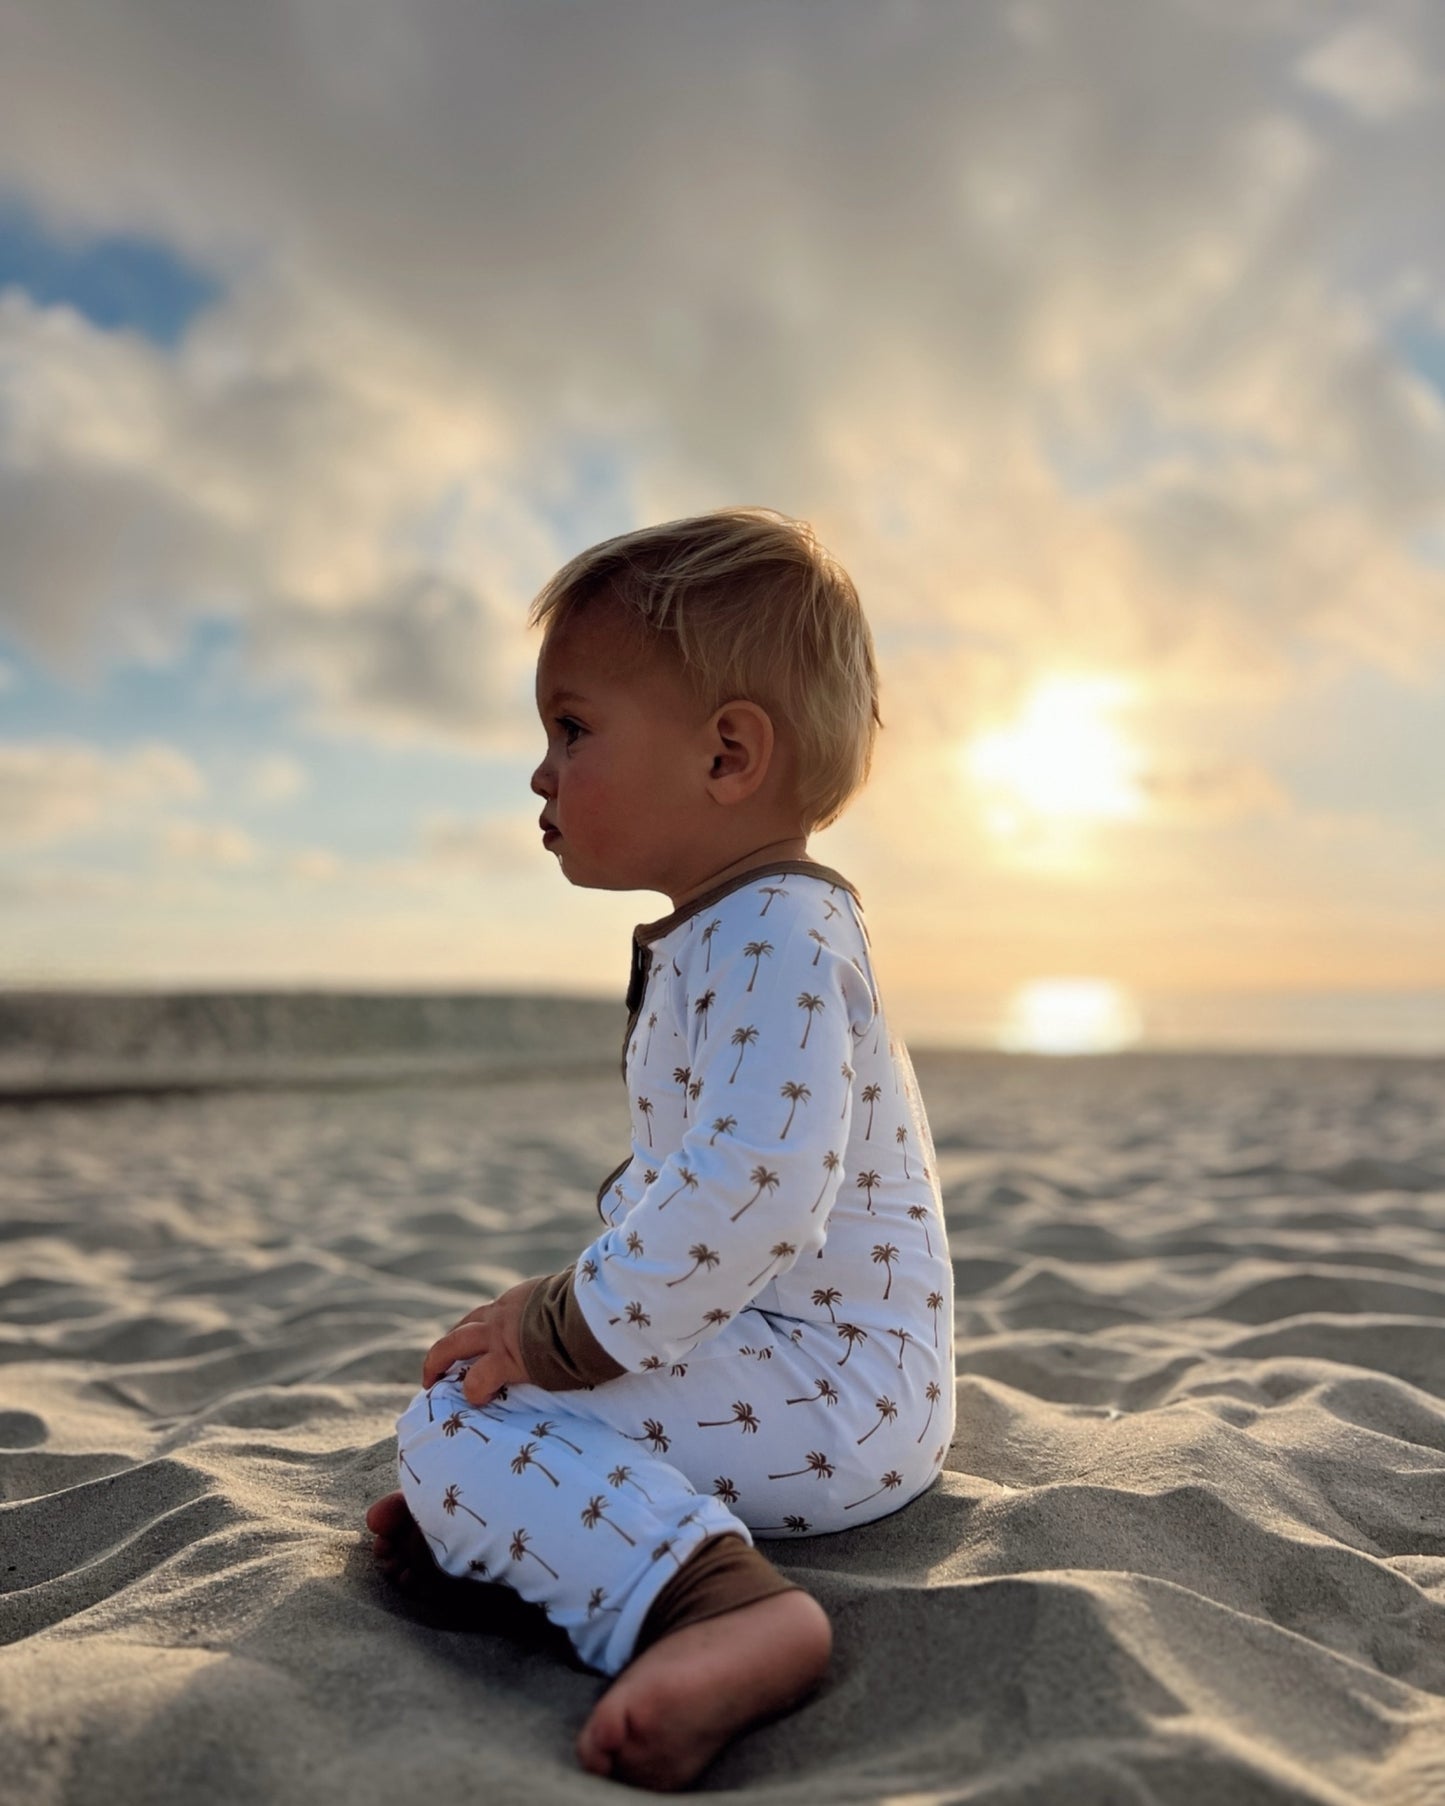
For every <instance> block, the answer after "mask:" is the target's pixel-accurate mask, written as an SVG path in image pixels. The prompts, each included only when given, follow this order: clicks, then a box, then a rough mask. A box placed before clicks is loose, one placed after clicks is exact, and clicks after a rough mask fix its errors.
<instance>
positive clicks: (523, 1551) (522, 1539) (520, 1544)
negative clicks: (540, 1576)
mask: <svg viewBox="0 0 1445 1806" xmlns="http://www.w3.org/2000/svg"><path fill="white" fill-rule="evenodd" d="M527 1536H528V1532H527V1531H526V1530H525V1529H523V1530H518V1531H516V1532H514V1534H513V1536H512V1543H511V1547H510V1548H509V1549H508V1551H507V1553H508V1554H509V1555H510V1556H511V1558H512V1560H513V1561H521V1559H522V1557H523V1556H524V1555H530V1556H531V1558H532V1560H533V1561H536V1562H542V1566H543V1567H544V1568H546V1569H547V1572H548V1573H549V1574H550V1575H551V1576H552V1578H553V1580H556V1579H557V1578H558V1575H557V1570H556V1569H555V1568H554V1567H551V1566H549V1564H548V1563H547V1562H545V1561H542V1557H541V1556H540V1555H538V1553H537V1551H536V1550H535V1549H529V1548H528V1547H527Z"/></svg>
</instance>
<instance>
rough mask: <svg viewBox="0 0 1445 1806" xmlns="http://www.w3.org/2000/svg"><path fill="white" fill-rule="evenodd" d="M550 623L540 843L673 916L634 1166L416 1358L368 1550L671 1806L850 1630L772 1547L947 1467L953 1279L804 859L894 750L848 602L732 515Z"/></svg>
mask: <svg viewBox="0 0 1445 1806" xmlns="http://www.w3.org/2000/svg"><path fill="white" fill-rule="evenodd" d="M530 620H531V624H532V625H534V626H535V625H539V624H540V625H541V626H542V628H543V642H542V647H541V655H540V658H539V661H538V670H537V704H538V708H539V711H540V713H541V716H542V720H543V722H544V724H545V727H546V732H547V752H546V756H545V757H544V759H543V760H542V763H541V764H540V765H539V766H538V767H537V770H536V772H535V773H534V774H533V777H532V788H533V790H534V791H535V792H536V793H537V794H538V795H539V796H540V797H542V799H543V803H544V807H543V810H542V817H541V826H542V829H543V832H544V836H545V839H544V844H545V845H546V846H547V847H548V848H550V849H551V850H552V851H553V852H554V853H555V855H556V857H557V861H558V863H559V865H560V866H561V868H562V872H563V874H564V876H565V877H566V878H567V880H568V881H569V882H570V883H572V884H577V885H582V886H585V887H588V888H592V889H601V890H652V891H658V892H661V893H663V894H664V895H666V896H669V897H670V898H671V899H672V902H673V905H674V908H673V910H672V913H671V914H669V915H666V916H664V917H663V918H662V919H661V920H659V921H655V922H649V923H645V924H643V925H642V926H640V927H638V928H637V930H636V931H635V934H634V939H633V949H632V974H631V983H630V985H629V988H628V995H627V1005H628V1009H629V1012H630V1015H629V1020H628V1024H627V1030H626V1034H625V1036H624V1041H623V1046H624V1054H623V1073H624V1076H625V1078H626V1081H627V1089H628V1100H629V1106H630V1110H631V1118H632V1137H631V1151H630V1153H629V1155H628V1157H627V1159H625V1160H624V1161H623V1162H622V1164H621V1165H620V1166H619V1167H618V1168H617V1169H616V1170H615V1171H614V1172H612V1173H610V1174H609V1175H608V1177H607V1178H606V1179H605V1180H604V1181H603V1182H602V1186H601V1188H600V1190H599V1192H598V1209H599V1214H600V1216H601V1218H602V1222H603V1228H602V1229H601V1232H600V1233H599V1234H598V1235H597V1237H596V1238H595V1240H594V1241H593V1242H592V1243H591V1244H590V1245H589V1246H588V1247H587V1248H585V1249H584V1250H583V1251H582V1252H581V1254H579V1256H578V1258H577V1260H576V1261H575V1262H574V1263H573V1265H572V1266H570V1267H568V1268H566V1269H565V1270H564V1271H562V1272H560V1273H556V1274H552V1275H550V1276H547V1277H542V1278H533V1279H528V1280H525V1281H523V1282H522V1283H521V1284H520V1285H517V1286H514V1287H512V1289H511V1290H510V1291H508V1292H505V1293H504V1294H503V1295H502V1296H501V1297H500V1298H498V1299H497V1300H496V1301H495V1302H494V1303H491V1304H484V1305H482V1306H480V1307H479V1308H478V1309H476V1310H474V1311H471V1312H469V1313H468V1314H467V1316H465V1317H464V1318H463V1319H462V1320H461V1322H460V1323H458V1324H457V1326H456V1327H455V1328H454V1329H453V1330H452V1331H451V1332H450V1333H449V1334H447V1335H444V1336H443V1337H442V1338H441V1340H440V1341H438V1342H437V1343H436V1344H435V1345H434V1346H433V1347H432V1349H431V1350H430V1351H429V1353H428V1354H427V1356H426V1361H425V1364H424V1367H423V1373H422V1379H423V1383H424V1389H423V1390H422V1391H420V1392H418V1393H417V1395H416V1397H415V1398H414V1399H413V1401H412V1403H411V1404H410V1405H409V1406H408V1407H407V1409H406V1410H405V1411H404V1412H403V1413H402V1415H401V1417H400V1418H399V1419H398V1422H397V1430H398V1434H399V1462H400V1474H401V1486H402V1490H401V1492H400V1493H392V1494H390V1495H388V1497H387V1498H385V1499H382V1500H378V1502H377V1503H376V1504H375V1505H373V1506H372V1507H371V1510H370V1511H369V1512H368V1514H367V1522H368V1524H369V1525H370V1526H371V1528H372V1530H373V1531H374V1532H375V1533H376V1543H375V1547H376V1551H377V1554H378V1555H379V1556H380V1557H381V1558H382V1559H383V1560H384V1561H385V1562H386V1563H387V1564H388V1566H389V1567H390V1569H391V1570H392V1571H393V1572H394V1573H398V1574H402V1573H404V1572H406V1571H407V1570H408V1569H409V1568H410V1567H411V1566H414V1565H416V1564H418V1563H419V1562H420V1561H421V1560H422V1559H423V1558H422V1556H421V1550H422V1548H423V1547H425V1548H426V1549H428V1550H429V1551H430V1553H431V1555H432V1556H433V1557H434V1559H435V1562H436V1564H437V1566H438V1567H440V1568H441V1569H442V1571H443V1572H445V1573H447V1574H450V1575H455V1576H458V1577H467V1576H471V1577H475V1578H478V1579H482V1580H486V1581H501V1582H504V1583H505V1584H506V1585H508V1586H510V1587H513V1588H515V1590H516V1591H517V1592H518V1593H520V1594H521V1595H522V1596H523V1597H524V1598H526V1599H529V1600H534V1601H536V1602H537V1603H538V1604H539V1605H541V1607H542V1608H543V1610H544V1611H545V1613H546V1615H547V1617H548V1618H549V1619H550V1620H551V1621H552V1622H553V1623H554V1624H557V1625H559V1626H561V1627H562V1628H563V1629H564V1630H565V1631H566V1634H567V1635H568V1637H569V1638H570V1640H571V1642H572V1644H573V1646H574V1648H575V1649H576V1651H577V1653H578V1655H579V1657H580V1658H581V1660H582V1661H583V1662H584V1663H586V1664H587V1665H588V1666H589V1667H592V1668H595V1669H596V1670H598V1671H599V1672H600V1673H602V1674H604V1675H606V1676H609V1677H615V1678H614V1679H613V1681H612V1685H611V1686H610V1687H609V1688H608V1689H607V1690H606V1692H605V1693H604V1694H603V1695H602V1697H601V1698H600V1699H599V1700H598V1702H597V1704H596V1706H595V1707H594V1708H593V1711H592V1713H591V1716H590V1717H589V1718H588V1720H587V1723H586V1724H585V1725H584V1726H583V1727H582V1730H581V1731H580V1733H579V1735H578V1738H577V1746H576V1747H577V1754H578V1757H579V1760H580V1762H581V1764H582V1766H583V1767H584V1768H585V1769H587V1770H589V1771H590V1772H591V1773H593V1774H597V1775H607V1776H613V1777H615V1778H616V1779H619V1780H624V1781H628V1782H631V1783H633V1784H634V1785H639V1786H644V1787H651V1788H666V1789H676V1788H681V1787H685V1786H687V1785H688V1784H689V1783H690V1782H691V1781H693V1780H694V1779H695V1778H696V1776H697V1775H698V1774H700V1773H701V1771H702V1769H703V1768H704V1767H706V1765H707V1764H708V1763H709V1762H710V1761H711V1760H712V1758H713V1757H714V1756H715V1755H716V1754H717V1752H718V1751H719V1750H720V1749H721V1748H722V1747H723V1745H724V1744H725V1743H726V1742H727V1741H728V1740H729V1739H730V1738H732V1737H733V1736H735V1735H737V1734H738V1732H740V1731H741V1730H743V1729H744V1728H745V1727H747V1726H748V1725H750V1724H754V1723H756V1722H758V1721H759V1720H762V1719H765V1718H772V1717H776V1716H778V1715H779V1714H780V1713H782V1712H785V1711H787V1710H789V1709H790V1708H792V1707H793V1706H795V1705H797V1704H799V1703H800V1702H801V1701H802V1700H803V1699H805V1698H806V1697H807V1696H808V1695H809V1694H810V1693H811V1692H812V1691H813V1689H814V1688H815V1687H816V1685H817V1684H818V1682H819V1680H820V1679H821V1677H822V1675H823V1672H824V1670H825V1669H826V1667H827V1663H828V1658H829V1654H830V1650H831V1646H832V1630H831V1625H830V1623H829V1620H828V1617H827V1614H826V1613H825V1612H824V1610H823V1608H822V1607H821V1606H820V1605H819V1603H818V1602H817V1601H816V1600H815V1599H813V1598H812V1596H811V1595H810V1594H808V1593H807V1592H805V1591H804V1590H803V1589H802V1588H800V1587H799V1586H797V1585H796V1583H795V1582H793V1581H791V1580H789V1579H787V1578H786V1577H785V1576H784V1575H783V1574H781V1573H780V1572H779V1571H778V1569H777V1568H775V1567H774V1566H773V1564H772V1563H771V1562H769V1561H768V1560H767V1559H766V1558H765V1557H764V1556H763V1555H762V1554H761V1552H760V1551H759V1550H758V1549H757V1548H756V1547H755V1543H754V1538H755V1537H756V1538H781V1539H787V1538H790V1537H810V1536H820V1535H826V1534H828V1533H829V1532H832V1531H837V1530H845V1529H848V1528H851V1527H852V1526H854V1525H856V1524H860V1523H867V1522H870V1521H871V1520H873V1519H875V1518H878V1517H883V1516H886V1515H887V1514H889V1513H892V1512H895V1511H898V1510H900V1509H901V1508H902V1507H904V1506H906V1505H907V1504H909V1503H910V1502H911V1501H912V1500H913V1499H915V1498H917V1497H918V1495H919V1494H920V1493H922V1492H923V1491H924V1490H925V1489H926V1488H927V1487H928V1486H929V1485H930V1484H931V1483H932V1482H933V1480H934V1479H935V1478H936V1476H937V1475H938V1473H939V1471H940V1470H941V1468H942V1466H943V1461H944V1456H945V1454H946V1452H947V1449H948V1446H949V1443H950V1441H951V1439H952V1435H953V1428H954V1390H953V1336H952V1324H953V1278H952V1268H951V1265H950V1261H949V1254H948V1246H947V1241H946V1237H945V1231H944V1224H943V1213H942V1207H941V1202H940V1198H939V1192H938V1183H937V1178H936V1174H935V1170H934V1153H933V1145H932V1140H931V1137H930V1134H929V1129H928V1122H927V1118H926V1116H925V1114H924V1110H923V1104H922V1101H921V1099H920V1097H919V1094H918V1087H917V1082H916V1080H915V1077H914V1073H913V1068H912V1064H911V1062H910V1061H909V1058H908V1054H907V1051H906V1049H905V1048H904V1046H903V1043H902V1042H901V1041H900V1040H899V1039H898V1038H897V1037H896V1036H893V1035H890V1033H889V1030H888V1026H887V1023H886V1020H885V1018H884V1014H883V1009H882V1005H881V1003H880V1001H879V997H878V991H877V986H876V984H875V982H874V977H873V972H872V965H871V959H870V949H869V939H868V931H867V928H866V926H865V923H864V918H863V909H862V903H861V900H860V899H859V897H858V894H857V892H856V891H855V890H854V889H853V887H852V885H851V884H850V883H849V882H848V880H847V879H846V878H844V877H842V876H841V875H840V874H839V873H837V872H835V871H833V870H831V869H829V868H828V867H826V866H823V865H819V864H817V863H816V862H814V861H812V860H810V859H809V858H808V857H807V836H808V834H809V833H810V832H812V831H813V830H814V829H816V828H819V827H825V826H827V825H828V824H829V823H830V822H831V821H833V820H834V819H836V817H837V816H838V815H839V814H840V813H841V811H842V809H843V807H844V806H845V804H846V803H847V801H848V800H849V798H850V797H851V796H852V795H853V794H854V792H855V791H857V790H858V789H859V788H860V787H861V785H862V784H863V782H864V781H865V780H866V778H867V775H868V770H869V765H870V761H871V756H872V749H873V743H874V739H875V735H876V731H877V727H878V726H879V725H881V723H880V718H879V715H878V706H877V673H876V669H875V665H874V658H873V647H872V640H871V636H870V634H869V630H868V625H867V622H866V621H865V619H864V617H863V613H862V610H861V608H860V606H859V603H858V597H857V593H856V591H855V589H854V587H853V584H852V582H851V581H850V580H849V578H848V576H847V575H846V573H845V572H844V571H843V570H842V569H841V568H840V567H839V566H838V564H837V563H836V561H835V560H833V559H832V558H831V557H830V556H829V555H828V554H827V553H826V552H825V551H824V550H823V549H822V548H821V547H820V546H819V545H818V544H817V541H816V539H815V538H814V536H813V534H812V532H811V530H810V529H809V528H808V527H807V526H806V525H805V524H804V523H800V522H796V521H792V520H789V519H788V518H786V517H785V516H782V515H778V514H775V513H773V512H772V511H771V510H767V509H760V508H736V509H721V510H718V511H717V512H715V513H712V514H706V515H701V516H698V517H695V518H693V519H689V520H681V521H672V522H668V523H666V524H664V525H662V526H658V527H654V528H650V529H646V530H644V531H641V532H636V533H631V534H626V535H623V536H621V537H619V538H616V539H611V540H607V541H605V542H604V543H602V544H601V545H598V546H595V547H593V548H591V549H590V550H588V551H586V552H583V553H581V554H580V555H579V556H578V557H577V558H575V559H573V560H572V561H571V563H569V564H568V565H566V566H564V568H563V569H562V570H561V571H560V572H558V574H557V575H556V576H555V577H554V578H553V579H552V580H551V582H550V583H548V585H547V586H546V587H545V588H544V589H543V591H542V593H541V594H540V595H539V596H538V598H537V599H536V601H535V602H534V603H533V605H532V611H531V616H530Z"/></svg>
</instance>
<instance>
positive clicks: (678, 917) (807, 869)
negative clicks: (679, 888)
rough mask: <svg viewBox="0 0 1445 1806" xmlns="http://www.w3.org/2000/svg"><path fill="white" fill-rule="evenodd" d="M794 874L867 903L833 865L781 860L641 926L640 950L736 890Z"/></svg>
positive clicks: (636, 932) (637, 932)
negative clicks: (818, 880) (836, 886)
mask: <svg viewBox="0 0 1445 1806" xmlns="http://www.w3.org/2000/svg"><path fill="white" fill-rule="evenodd" d="M794 872H797V873H799V874H801V875H802V876H803V877H806V878H822V879H824V880H825V881H826V882H827V883H829V884H839V885H841V886H842V887H843V889H844V890H845V891H847V893H848V895H849V896H850V897H852V899H853V901H854V902H855V903H857V904H858V905H859V906H860V907H861V906H862V903H863V899H862V898H861V897H860V896H859V895H858V892H857V890H856V888H855V887H854V886H853V885H851V884H850V883H849V882H848V880H847V879H846V878H845V877H844V876H843V874H842V873H841V872H835V871H834V870H833V868H832V866H830V865H819V864H818V863H817V861H816V860H812V859H781V860H779V861H778V863H777V864H776V865H755V866H754V867H753V869H752V870H751V871H750V872H739V873H738V875H737V877H736V878H726V879H724V881H723V882H722V883H721V884H716V885H714V886H713V888H712V889H711V890H708V891H704V892H703V894H702V895H701V896H700V897H694V898H693V900H692V902H691V903H684V904H682V905H681V907H679V908H677V909H674V910H673V912H672V914H671V915H668V916H662V917H661V918H660V919H659V920H658V921H656V922H639V923H638V925H637V926H636V928H634V929H633V931H632V938H633V940H634V941H635V942H636V944H637V945H638V946H639V947H647V946H650V945H651V944H652V942H653V941H660V940H661V939H662V937H663V936H664V935H665V934H671V933H672V931H673V929H674V928H680V927H681V926H682V924H683V923H684V922H686V921H687V920H689V918H690V917H692V916H695V915H696V914H697V912H698V911H699V910H700V909H711V908H712V906H713V904H714V903H720V902H721V901H722V899H723V898H724V897H727V896H730V895H731V894H732V892H733V891H735V890H742V889H743V888H744V886H746V885H749V884H756V883H757V881H758V879H759V878H773V877H777V876H778V875H779V874H787V875H788V876H791V875H792V874H793V873H794Z"/></svg>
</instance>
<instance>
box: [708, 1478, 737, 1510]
mask: <svg viewBox="0 0 1445 1806" xmlns="http://www.w3.org/2000/svg"><path fill="white" fill-rule="evenodd" d="M712 1490H713V1497H714V1498H716V1499H721V1500H722V1502H723V1504H724V1505H736V1504H737V1502H738V1489H737V1487H735V1486H734V1485H733V1483H732V1481H731V1480H729V1479H728V1478H727V1477H726V1475H719V1476H718V1478H717V1479H716V1480H714V1481H713V1483H712Z"/></svg>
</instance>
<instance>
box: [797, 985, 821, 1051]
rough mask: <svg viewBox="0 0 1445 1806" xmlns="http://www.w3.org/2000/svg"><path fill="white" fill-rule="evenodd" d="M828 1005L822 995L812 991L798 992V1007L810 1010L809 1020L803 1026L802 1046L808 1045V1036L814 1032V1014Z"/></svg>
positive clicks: (800, 1044) (799, 1044)
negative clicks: (819, 995) (818, 995)
mask: <svg viewBox="0 0 1445 1806" xmlns="http://www.w3.org/2000/svg"><path fill="white" fill-rule="evenodd" d="M826 1007H827V1006H826V1005H825V1004H824V1002H823V999H822V998H821V997H815V996H814V995H813V993H812V992H811V991H800V992H799V993H798V1008H799V1009H800V1010H806V1011H807V1012H808V1020H807V1023H806V1024H805V1026H804V1028H803V1038H802V1040H801V1041H800V1042H799V1043H798V1046H799V1047H800V1048H803V1047H806V1046H807V1045H808V1036H809V1035H810V1034H811V1033H812V1032H813V1018H814V1016H816V1015H817V1013H818V1011H819V1010H821V1009H824V1008H826Z"/></svg>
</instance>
